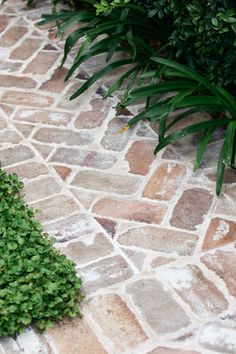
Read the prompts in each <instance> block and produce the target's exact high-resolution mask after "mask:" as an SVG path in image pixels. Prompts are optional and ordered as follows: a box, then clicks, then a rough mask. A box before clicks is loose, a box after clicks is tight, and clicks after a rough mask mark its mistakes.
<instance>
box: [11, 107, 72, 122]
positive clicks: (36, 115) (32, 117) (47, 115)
mask: <svg viewBox="0 0 236 354" xmlns="http://www.w3.org/2000/svg"><path fill="white" fill-rule="evenodd" d="M14 119H15V120H17V121H24V122H29V123H33V124H37V123H40V124H48V125H67V124H68V123H69V122H70V120H71V114H69V113H66V112H58V111H52V110H50V111H48V110H40V109H27V108H26V109H25V108H24V109H20V110H18V111H17V112H16V113H15V116H14Z"/></svg>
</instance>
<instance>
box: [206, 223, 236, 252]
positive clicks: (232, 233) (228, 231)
mask: <svg viewBox="0 0 236 354" xmlns="http://www.w3.org/2000/svg"><path fill="white" fill-rule="evenodd" d="M235 240H236V223H235V222H233V221H230V220H226V219H221V218H214V219H212V220H211V223H210V225H209V227H208V230H207V233H206V236H205V239H204V243H203V246H202V248H203V249H204V250H206V249H211V248H215V247H220V246H224V245H225V244H227V243H230V242H233V241H235Z"/></svg>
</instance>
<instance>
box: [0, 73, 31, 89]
mask: <svg viewBox="0 0 236 354" xmlns="http://www.w3.org/2000/svg"><path fill="white" fill-rule="evenodd" d="M0 86H1V87H17V88H22V89H25V88H34V87H35V86H36V82H35V81H34V80H33V79H30V78H29V77H26V76H13V75H0Z"/></svg>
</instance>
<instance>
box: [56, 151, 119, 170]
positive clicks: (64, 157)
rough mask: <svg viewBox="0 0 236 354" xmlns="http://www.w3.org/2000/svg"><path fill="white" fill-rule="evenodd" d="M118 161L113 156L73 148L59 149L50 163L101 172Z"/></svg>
mask: <svg viewBox="0 0 236 354" xmlns="http://www.w3.org/2000/svg"><path fill="white" fill-rule="evenodd" d="M116 161H117V159H116V157H115V156H113V155H111V154H103V153H99V152H96V151H89V150H80V149H72V148H58V149H57V150H56V151H55V153H54V154H53V156H52V157H51V158H50V162H61V163H65V164H68V165H79V166H84V167H93V168H96V169H99V170H105V169H107V168H109V167H111V166H112V165H114V163H115V162H116Z"/></svg>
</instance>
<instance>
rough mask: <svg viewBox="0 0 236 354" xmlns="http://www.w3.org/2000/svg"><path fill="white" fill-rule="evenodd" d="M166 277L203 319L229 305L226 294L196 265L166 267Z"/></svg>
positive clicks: (217, 313) (218, 312)
mask: <svg viewBox="0 0 236 354" xmlns="http://www.w3.org/2000/svg"><path fill="white" fill-rule="evenodd" d="M164 277H165V279H166V280H168V281H169V283H170V286H171V287H172V288H173V289H174V290H175V291H176V292H177V294H179V296H180V297H181V298H182V299H183V301H184V302H186V303H187V304H188V305H189V306H190V308H191V309H192V311H194V312H195V313H196V314H197V315H198V316H199V317H200V318H202V319H203V318H208V317H209V316H215V315H219V314H220V313H221V312H223V311H224V310H226V309H227V307H228V302H227V300H226V299H225V297H224V295H223V294H222V293H221V292H220V291H219V289H218V288H217V287H216V286H215V284H214V283H213V282H211V281H210V280H208V279H207V278H206V277H205V276H204V274H203V273H202V271H201V270H200V269H199V268H198V267H196V266H194V265H187V266H185V267H183V268H179V267H178V268H177V267H172V268H169V269H166V270H165V275H164Z"/></svg>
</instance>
